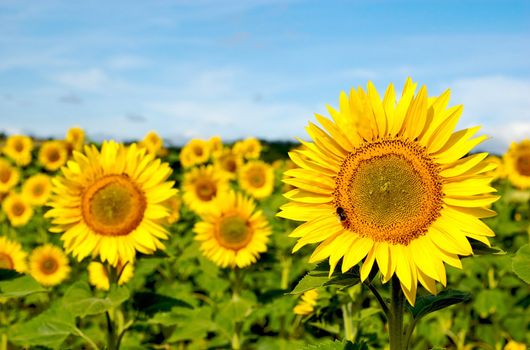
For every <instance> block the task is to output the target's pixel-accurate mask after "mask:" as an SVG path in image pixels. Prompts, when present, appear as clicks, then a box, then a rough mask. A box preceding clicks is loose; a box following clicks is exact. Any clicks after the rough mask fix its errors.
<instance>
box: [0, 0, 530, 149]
mask: <svg viewBox="0 0 530 350" xmlns="http://www.w3.org/2000/svg"><path fill="white" fill-rule="evenodd" d="M529 58H530V2H529V1H527V0H522V1H509V0H504V1H462V0H459V1H452V0H443V1H390V0H389V1H377V0H375V1H374V0H372V1H288V0H278V1H275V0H246V1H218V0H217V1H216V0H211V1H209V0H184V1H83V2H81V1H54V0H47V1H29V0H27V1H14V0H13V1H6V0H0V130H3V131H4V132H7V133H18V132H22V133H29V134H32V135H35V136H40V137H48V136H54V137H61V136H63V135H64V133H65V131H66V129H67V128H68V127H70V126H73V125H79V126H81V127H83V128H85V129H86V131H87V133H88V135H89V136H90V137H92V138H93V139H97V140H101V139H103V138H118V139H122V140H130V139H137V138H140V137H142V136H143V135H144V134H145V133H146V132H147V131H149V130H156V131H158V132H159V133H160V134H161V135H162V136H163V137H164V138H165V139H167V140H168V141H169V142H171V143H173V144H181V143H182V142H184V141H186V140H188V139H189V138H192V137H209V136H212V135H220V136H221V137H223V138H224V139H226V140H233V139H236V138H241V137H246V136H251V135H252V136H257V137H260V138H264V139H269V140H284V139H286V140H293V138H294V137H295V136H304V135H306V134H305V131H304V127H305V125H306V124H307V121H308V120H313V119H314V117H313V114H314V113H326V112H325V105H326V104H330V105H332V106H336V105H337V104H338V96H339V93H340V91H341V90H349V89H350V88H351V87H357V86H359V85H362V86H366V83H367V81H368V80H372V81H373V82H374V83H375V85H376V87H378V89H379V90H380V92H381V94H383V93H384V89H385V88H386V85H387V84H388V83H389V82H393V83H394V84H395V85H396V86H397V87H399V89H400V88H401V86H402V85H403V83H404V81H405V79H406V77H407V76H410V77H412V78H413V79H414V80H415V81H418V82H419V83H420V84H426V85H427V87H428V89H429V93H430V94H439V93H441V92H442V91H443V90H445V89H446V88H450V89H451V91H452V103H453V104H460V103H462V104H464V114H463V117H462V119H461V122H460V125H459V126H460V127H467V126H471V125H476V124H480V125H483V132H485V133H488V134H489V135H491V136H492V139H491V140H489V141H487V143H485V145H484V146H483V148H486V149H488V150H491V151H495V152H503V151H504V150H505V149H506V147H507V145H508V143H509V142H510V141H511V140H520V139H522V138H524V137H530V59H529Z"/></svg>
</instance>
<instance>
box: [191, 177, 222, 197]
mask: <svg viewBox="0 0 530 350" xmlns="http://www.w3.org/2000/svg"><path fill="white" fill-rule="evenodd" d="M195 193H196V194H197V197H199V198H200V200H202V201H204V202H209V201H211V200H212V198H213V197H215V195H216V194H217V187H216V186H215V184H214V183H213V182H211V181H208V180H202V181H201V180H200V181H198V182H197V183H196V184H195Z"/></svg>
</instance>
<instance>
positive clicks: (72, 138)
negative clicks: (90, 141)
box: [65, 126, 85, 152]
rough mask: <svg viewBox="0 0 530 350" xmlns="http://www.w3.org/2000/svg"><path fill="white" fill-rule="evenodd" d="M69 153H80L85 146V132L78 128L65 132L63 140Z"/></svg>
mask: <svg viewBox="0 0 530 350" xmlns="http://www.w3.org/2000/svg"><path fill="white" fill-rule="evenodd" d="M65 141H66V143H67V145H68V148H69V149H70V151H78V152H81V151H82V150H83V145H84V144H85V131H84V130H83V129H81V128H80V127H77V126H76V127H73V128H70V129H68V131H67V132H66V139H65Z"/></svg>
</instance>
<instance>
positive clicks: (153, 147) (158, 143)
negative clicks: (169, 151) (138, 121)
mask: <svg viewBox="0 0 530 350" xmlns="http://www.w3.org/2000/svg"><path fill="white" fill-rule="evenodd" d="M138 146H139V147H145V148H146V149H147V153H149V154H153V155H155V156H156V155H160V153H161V151H162V149H163V148H164V140H162V138H161V137H160V136H159V135H158V134H157V133H156V132H154V131H149V132H148V133H147V135H145V137H144V139H143V140H142V142H140V143H139V145H138Z"/></svg>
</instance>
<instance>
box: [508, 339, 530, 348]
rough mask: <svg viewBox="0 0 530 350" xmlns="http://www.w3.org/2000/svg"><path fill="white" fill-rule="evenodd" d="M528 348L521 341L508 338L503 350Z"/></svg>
mask: <svg viewBox="0 0 530 350" xmlns="http://www.w3.org/2000/svg"><path fill="white" fill-rule="evenodd" d="M526 349H528V348H527V347H526V345H524V344H523V343H518V342H516V341H515V340H510V341H509V342H508V343H506V345H504V348H503V350H526Z"/></svg>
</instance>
